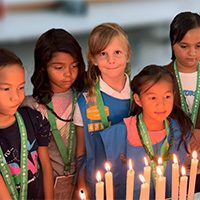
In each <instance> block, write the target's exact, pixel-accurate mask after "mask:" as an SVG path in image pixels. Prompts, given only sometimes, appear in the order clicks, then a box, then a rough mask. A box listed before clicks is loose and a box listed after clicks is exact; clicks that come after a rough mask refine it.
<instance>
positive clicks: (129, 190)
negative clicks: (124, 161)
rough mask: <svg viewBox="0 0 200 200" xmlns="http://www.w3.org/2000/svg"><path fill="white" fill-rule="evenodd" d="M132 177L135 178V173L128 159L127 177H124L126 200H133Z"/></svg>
mask: <svg viewBox="0 0 200 200" xmlns="http://www.w3.org/2000/svg"><path fill="white" fill-rule="evenodd" d="M134 176H135V171H134V170H133V165H132V161H131V159H129V170H128V171H127V176H126V200H132V199H133V191H134Z"/></svg>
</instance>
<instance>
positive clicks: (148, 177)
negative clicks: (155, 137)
mask: <svg viewBox="0 0 200 200" xmlns="http://www.w3.org/2000/svg"><path fill="white" fill-rule="evenodd" d="M144 163H145V167H144V178H145V180H146V182H147V183H148V184H149V186H150V181H151V167H150V166H149V163H148V160H147V158H146V157H144Z"/></svg>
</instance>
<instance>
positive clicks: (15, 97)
mask: <svg viewBox="0 0 200 200" xmlns="http://www.w3.org/2000/svg"><path fill="white" fill-rule="evenodd" d="M10 99H11V101H18V100H19V99H20V94H19V91H18V90H16V91H13V92H12V94H11V97H10Z"/></svg>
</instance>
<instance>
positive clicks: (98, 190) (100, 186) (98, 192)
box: [96, 171, 104, 200]
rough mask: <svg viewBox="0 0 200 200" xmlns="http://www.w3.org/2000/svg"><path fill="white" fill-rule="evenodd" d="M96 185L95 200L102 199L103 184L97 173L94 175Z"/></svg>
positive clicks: (99, 174)
mask: <svg viewBox="0 0 200 200" xmlns="http://www.w3.org/2000/svg"><path fill="white" fill-rule="evenodd" d="M96 179H97V183H96V200H103V199H104V182H103V181H101V173H100V171H98V172H97V175H96Z"/></svg>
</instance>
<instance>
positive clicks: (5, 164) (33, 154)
mask: <svg viewBox="0 0 200 200" xmlns="http://www.w3.org/2000/svg"><path fill="white" fill-rule="evenodd" d="M13 74H14V75H13ZM24 83H25V76H24V68H23V66H22V62H21V60H20V59H19V58H18V57H17V56H16V55H14V54H13V53H12V52H10V51H8V50H5V49H0V163H1V164H0V171H1V174H0V185H1V187H0V197H1V199H25V200H26V199H53V173H52V168H51V164H50V159H49V155H48V147H47V146H48V143H49V138H50V126H49V123H48V121H47V120H46V119H45V118H43V117H42V115H41V114H40V113H39V112H37V111H35V110H32V109H30V108H28V107H24V108H19V105H20V104H21V103H22V101H23V99H24ZM27 161H28V162H27Z"/></svg>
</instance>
